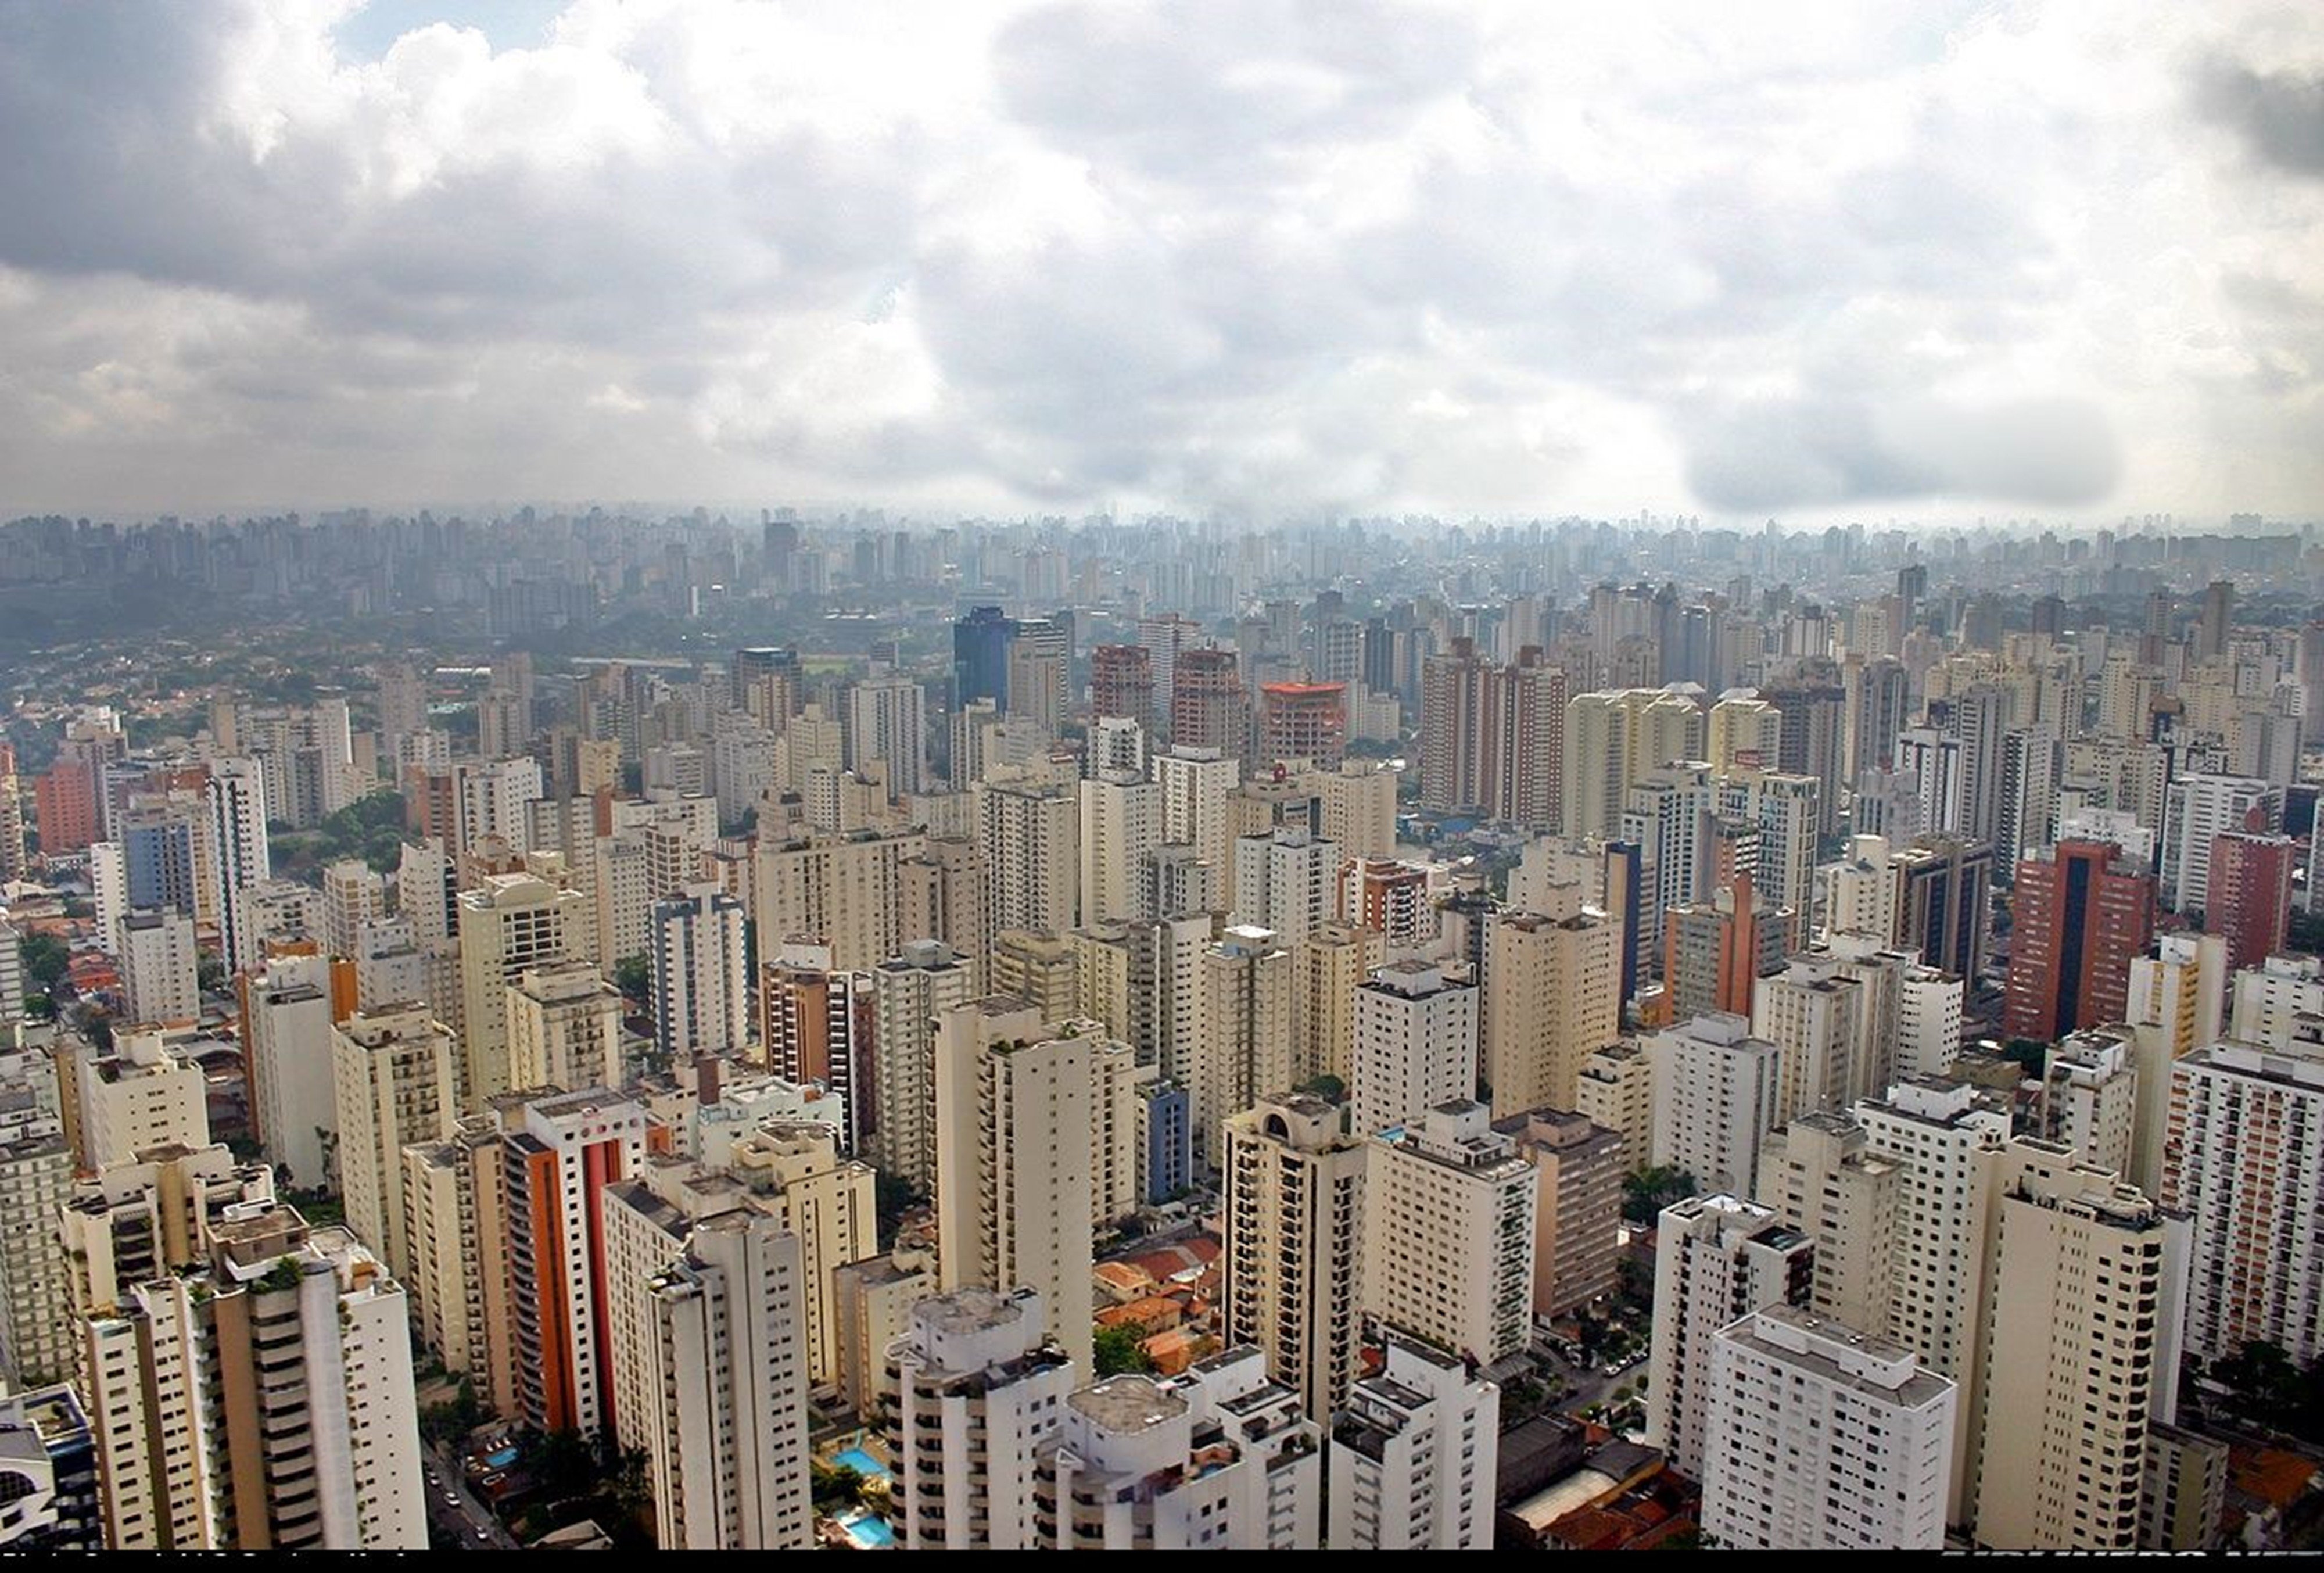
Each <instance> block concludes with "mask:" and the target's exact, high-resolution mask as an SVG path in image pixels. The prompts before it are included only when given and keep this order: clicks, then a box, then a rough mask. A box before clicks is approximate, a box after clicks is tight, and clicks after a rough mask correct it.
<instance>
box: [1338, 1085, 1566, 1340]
mask: <svg viewBox="0 0 2324 1573" xmlns="http://www.w3.org/2000/svg"><path fill="white" fill-rule="evenodd" d="M1370 1141H1371V1144H1372V1145H1371V1151H1370V1152H1369V1154H1367V1162H1366V1173H1365V1178H1364V1230H1365V1232H1366V1234H1367V1235H1369V1237H1370V1238H1372V1239H1375V1240H1382V1241H1388V1240H1392V1241H1395V1242H1396V1243H1397V1245H1396V1249H1394V1250H1369V1251H1367V1252H1365V1253H1364V1256H1363V1267H1362V1289H1361V1292H1360V1300H1359V1303H1360V1305H1361V1307H1362V1309H1363V1312H1364V1315H1365V1316H1366V1317H1367V1318H1369V1319H1372V1320H1374V1321H1376V1322H1378V1323H1379V1324H1380V1325H1381V1326H1383V1327H1385V1328H1392V1329H1395V1330H1397V1331H1399V1332H1403V1333H1406V1334H1407V1335H1410V1336H1412V1337H1418V1338H1425V1339H1426V1340H1427V1341H1428V1342H1430V1343H1432V1344H1434V1345H1435V1346H1437V1347H1438V1348H1440V1349H1443V1350H1445V1351H1447V1352H1449V1353H1452V1354H1454V1355H1457V1356H1462V1358H1465V1359H1472V1360H1475V1361H1477V1362H1478V1363H1479V1364H1480V1365H1491V1364H1492V1363H1493V1362H1495V1361H1497V1360H1500V1359H1504V1358H1506V1357H1507V1356H1510V1355H1514V1354H1516V1353H1517V1352H1518V1351H1519V1350H1521V1349H1523V1348H1524V1347H1525V1346H1526V1339H1527V1337H1529V1335H1530V1330H1531V1328H1532V1325H1533V1316H1532V1307H1533V1248H1534V1205H1535V1196H1536V1182H1535V1176H1534V1171H1533V1166H1532V1165H1531V1164H1529V1163H1527V1162H1526V1161H1525V1160H1524V1159H1523V1158H1521V1157H1519V1156H1518V1155H1517V1143H1514V1142H1512V1141H1511V1140H1510V1139H1509V1138H1508V1137H1507V1136H1504V1135H1501V1134H1499V1133H1497V1132H1495V1131H1494V1130H1493V1128H1492V1112H1491V1111H1490V1110H1489V1109H1488V1108H1487V1107H1486V1106H1484V1105H1482V1104H1480V1103H1471V1102H1460V1103H1448V1104H1443V1105H1440V1106H1437V1107H1435V1108H1433V1109H1430V1110H1428V1111H1427V1113H1426V1114H1425V1115H1423V1116H1422V1118H1421V1119H1420V1120H1419V1121H1418V1122H1416V1123H1415V1124H1409V1125H1406V1126H1405V1127H1404V1128H1403V1129H1401V1130H1389V1131H1385V1132H1382V1133H1379V1134H1376V1135H1373V1136H1371V1137H1370Z"/></svg>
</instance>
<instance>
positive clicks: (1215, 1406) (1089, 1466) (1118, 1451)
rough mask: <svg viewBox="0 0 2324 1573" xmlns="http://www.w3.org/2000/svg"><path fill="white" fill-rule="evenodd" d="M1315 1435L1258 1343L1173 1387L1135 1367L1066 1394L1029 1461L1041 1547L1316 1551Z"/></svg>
mask: <svg viewBox="0 0 2324 1573" xmlns="http://www.w3.org/2000/svg"><path fill="white" fill-rule="evenodd" d="M1322 1443H1323V1428H1322V1427H1321V1426H1320V1425H1318V1424H1317V1423H1316V1422H1314V1420H1309V1419H1307V1417H1306V1415H1305V1412H1304V1411H1302V1410H1301V1408H1300V1406H1299V1403H1298V1401H1297V1399H1296V1396H1295V1395H1294V1394H1293V1393H1292V1392H1291V1391H1290V1390H1289V1389H1288V1388H1286V1387H1284V1386H1283V1385H1281V1384H1280V1383H1277V1382H1274V1381H1271V1380H1270V1379H1269V1378H1268V1374H1267V1368H1266V1364H1265V1362H1264V1361H1263V1360H1262V1359H1261V1358H1260V1356H1259V1351H1258V1350H1257V1349H1255V1348H1240V1349H1230V1350H1229V1351H1227V1352H1226V1353H1224V1354H1222V1355H1219V1356H1213V1357H1212V1358H1210V1359H1206V1360H1203V1361H1202V1362H1201V1363H1200V1364H1198V1365H1195V1366H1194V1367H1193V1368H1192V1369H1191V1370H1189V1371H1187V1372H1186V1373H1185V1374H1184V1375H1182V1376H1178V1377H1175V1378H1172V1379H1171V1380H1169V1381H1167V1382H1157V1381H1156V1380H1155V1379H1154V1378H1152V1377H1149V1376H1142V1375H1139V1374H1134V1373H1130V1374H1121V1375H1117V1376H1110V1377H1107V1378H1105V1379H1104V1380H1103V1381H1102V1382H1099V1383H1095V1384H1093V1385H1092V1386H1089V1387H1084V1388H1082V1389H1080V1390H1079V1391H1078V1392H1075V1393H1069V1394H1067V1395H1066V1398H1065V1411H1064V1415H1063V1419H1062V1421H1061V1423H1060V1425H1059V1428H1058V1430H1057V1432H1056V1435H1055V1436H1054V1437H1052V1438H1050V1439H1048V1440H1047V1441H1046V1442H1044V1443H1043V1444H1042V1445H1041V1446H1040V1448H1039V1449H1038V1451H1037V1454H1036V1465H1035V1476H1034V1487H1033V1503H1034V1509H1033V1520H1034V1527H1035V1531H1036V1538H1037V1544H1038V1545H1039V1546H1040V1548H1041V1549H1042V1550H1087V1551H1153V1550H1189V1551H1192V1550H1204V1549H1206V1548H1211V1547H1216V1548H1218V1549H1220V1550H1249V1551H1264V1550H1286V1551H1292V1550H1314V1549H1315V1548H1316V1546H1317V1545H1318V1543H1319V1531H1320V1530H1321V1528H1322V1526H1321V1523H1320V1522H1319V1521H1320V1520H1321V1518H1322V1516H1323V1515H1322V1506H1323V1452H1322Z"/></svg>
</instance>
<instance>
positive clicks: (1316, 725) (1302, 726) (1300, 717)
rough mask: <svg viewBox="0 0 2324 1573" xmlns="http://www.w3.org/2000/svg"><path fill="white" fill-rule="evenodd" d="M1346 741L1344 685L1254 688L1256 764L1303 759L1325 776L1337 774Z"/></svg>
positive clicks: (1297, 684) (1315, 684)
mask: <svg viewBox="0 0 2324 1573" xmlns="http://www.w3.org/2000/svg"><path fill="white" fill-rule="evenodd" d="M1347 739H1348V685H1347V684H1345V683H1343V682H1296V683H1294V682H1280V683H1261V684H1260V685H1259V754H1258V759H1259V763H1268V762H1270V761H1279V760H1293V759H1305V760H1308V761H1310V762H1312V763H1314V764H1317V765H1319V766H1321V767H1323V769H1325V770H1337V769H1338V768H1339V765H1340V758H1341V755H1342V753H1343V752H1344V751H1345V750H1346V747H1347Z"/></svg>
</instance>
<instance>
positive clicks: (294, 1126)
mask: <svg viewBox="0 0 2324 1573" xmlns="http://www.w3.org/2000/svg"><path fill="white" fill-rule="evenodd" d="M241 988H242V1000H243V1008H242V1020H243V1058H244V1062H245V1064H246V1065H247V1066H248V1068H249V1075H250V1094H251V1110H250V1116H251V1124H252V1127H253V1131H252V1133H253V1134H254V1135H255V1136H256V1137H257V1138H258V1144H259V1149H260V1151H262V1152H264V1153H265V1154H266V1157H267V1160H268V1161H270V1162H272V1164H273V1165H274V1166H275V1168H276V1169H278V1170H281V1171H282V1172H283V1173H284V1174H285V1175H286V1176H287V1178H286V1179H285V1180H284V1181H283V1183H284V1184H285V1185H287V1186H300V1187H308V1186H318V1185H327V1184H328V1183H329V1182H330V1179H331V1176H330V1172H329V1167H328V1163H327V1156H326V1150H325V1143H327V1142H328V1141H329V1140H330V1138H331V1137H332V1136H333V1135H334V1134H336V1133H337V1130H338V1106H337V1101H336V1099H337V1094H336V1093H335V1092H334V1091H333V1089H332V1084H331V1015H332V1003H331V963H330V961H329V959H328V958H326V957H322V956H270V957H268V958H266V964H265V966H264V967H263V969H261V970H260V971H258V972H256V973H254V974H251V975H249V976H246V977H244V979H243V981H242V984H241Z"/></svg>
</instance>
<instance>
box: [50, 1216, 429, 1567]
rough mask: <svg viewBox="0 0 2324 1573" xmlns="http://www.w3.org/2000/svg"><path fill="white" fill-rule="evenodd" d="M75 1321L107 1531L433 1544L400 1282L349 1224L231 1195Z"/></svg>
mask: <svg viewBox="0 0 2324 1573" xmlns="http://www.w3.org/2000/svg"><path fill="white" fill-rule="evenodd" d="M81 1338H82V1370H83V1372H84V1373H85V1380H86V1381H87V1383H88V1414H89V1420H90V1427H91V1430H92V1431H93V1432H94V1434H95V1436H96V1439H97V1478H98V1483H99V1493H100V1503H101V1505H102V1507H103V1509H104V1516H105V1526H106V1546H107V1548H108V1549H111V1550H226V1549H236V1550H423V1549H425V1547H426V1546H427V1544H428V1518H427V1498H426V1497H425V1496H424V1495H423V1494H422V1493H423V1491H424V1485H423V1483H422V1481H421V1479H420V1414H419V1410H418V1406H417V1404H416V1403H415V1402H414V1396H413V1388H412V1377H411V1343H410V1331H409V1329H408V1328H407V1326H406V1318H405V1306H404V1294H403V1290H402V1288H401V1285H400V1284H398V1283H397V1282H396V1281H395V1280H394V1278H393V1277H392V1276H391V1275H389V1273H388V1272H386V1271H385V1269H384V1268H383V1265H382V1264H381V1263H379V1262H378V1261H377V1260H376V1259H375V1258H374V1257H373V1255H372V1254H371V1253H370V1252H368V1251H366V1250H365V1249H364V1246H363V1245H362V1244H361V1243H360V1242H358V1241H357V1240H355V1238H354V1237H353V1236H352V1235H349V1234H348V1233H347V1231H346V1230H345V1229H339V1228H325V1229H316V1230H309V1228H308V1227H307V1226H306V1224H305V1222H304V1221H303V1220H302V1219H300V1217H299V1215H298V1213H296V1212H295V1211H293V1210H292V1209H291V1208H288V1207H285V1206H283V1205H281V1204H280V1203H276V1202H271V1201H269V1202H261V1203H254V1204H252V1205H251V1206H249V1207H247V1208H241V1209H237V1210H236V1211H235V1213H234V1214H232V1215H230V1216H229V1217H226V1218H225V1219H223V1220H221V1221H220V1222H218V1223H217V1225H216V1226H215V1227H214V1228H213V1229H212V1230H211V1233H210V1237H209V1241H208V1253H207V1259H206V1260H205V1262H204V1263H203V1264H202V1267H201V1269H200V1270H199V1271H196V1272H189V1273H184V1274H180V1275H177V1276H170V1275H164V1276H161V1277H160V1278H156V1279H152V1280H150V1281H148V1282H142V1283H139V1284H136V1285H135V1286H134V1288H133V1289H132V1290H131V1292H130V1295H129V1298H128V1299H127V1300H125V1301H124V1302H123V1303H122V1304H120V1305H118V1306H108V1307H105V1308H102V1309H97V1310H96V1311H93V1312H92V1313H91V1314H90V1315H89V1316H88V1317H87V1318H85V1319H83V1321H82V1324H81ZM262 1362H263V1364H262ZM262 1375H263V1380H261V1377H262Z"/></svg>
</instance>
